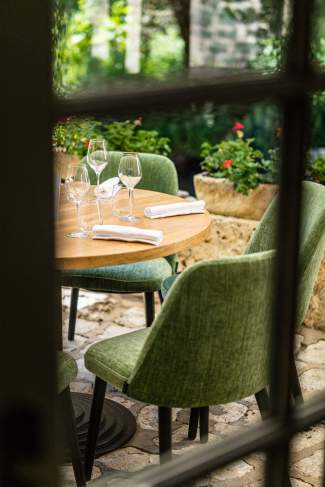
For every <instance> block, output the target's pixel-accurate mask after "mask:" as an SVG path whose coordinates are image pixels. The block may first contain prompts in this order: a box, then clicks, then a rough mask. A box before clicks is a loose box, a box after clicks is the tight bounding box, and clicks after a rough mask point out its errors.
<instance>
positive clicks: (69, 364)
mask: <svg viewBox="0 0 325 487" xmlns="http://www.w3.org/2000/svg"><path fill="white" fill-rule="evenodd" d="M77 373H78V369H77V364H76V361H75V360H74V359H73V358H72V357H71V356H70V355H68V354H67V353H64V352H58V384H57V388H58V393H59V399H60V402H61V412H62V417H63V422H64V428H65V433H66V437H67V440H68V445H69V450H70V456H71V461H72V466H73V471H74V474H75V479H76V483H77V487H85V486H86V480H85V473H84V468H83V465H82V462H81V456H80V450H79V444H78V438H77V431H76V425H75V419H74V410H73V406H72V401H71V395H70V387H69V386H70V383H71V382H72V381H73V380H74V379H75V378H76V377H77Z"/></svg>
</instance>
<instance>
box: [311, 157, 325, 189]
mask: <svg viewBox="0 0 325 487" xmlns="http://www.w3.org/2000/svg"><path fill="white" fill-rule="evenodd" d="M306 175H307V178H308V179H311V180H312V181H315V182H316V183H320V184H325V157H324V156H323V157H318V158H317V159H314V160H312V159H310V160H309V162H308V164H307V170H306Z"/></svg>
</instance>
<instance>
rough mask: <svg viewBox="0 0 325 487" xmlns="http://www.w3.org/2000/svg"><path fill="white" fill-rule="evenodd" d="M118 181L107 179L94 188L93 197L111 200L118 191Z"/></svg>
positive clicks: (117, 179)
mask: <svg viewBox="0 0 325 487" xmlns="http://www.w3.org/2000/svg"><path fill="white" fill-rule="evenodd" d="M119 181H120V179H119V178H118V177H115V178H110V179H107V180H106V181H104V182H103V183H101V184H100V185H99V186H98V187H96V188H95V195H96V196H97V197H98V198H111V197H112V196H114V195H115V194H116V193H117V192H118V190H119V186H118V183H119Z"/></svg>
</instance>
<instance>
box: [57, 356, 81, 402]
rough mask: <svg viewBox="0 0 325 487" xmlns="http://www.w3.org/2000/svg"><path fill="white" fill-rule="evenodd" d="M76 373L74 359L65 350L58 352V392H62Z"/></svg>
mask: <svg viewBox="0 0 325 487" xmlns="http://www.w3.org/2000/svg"><path fill="white" fill-rule="evenodd" d="M77 374H78V367H77V364H76V361H75V360H74V359H73V358H72V357H71V356H70V355H69V354H67V353H65V352H58V392H59V394H60V392H63V391H64V389H66V388H67V387H68V385H69V384H70V383H71V382H72V381H73V380H75V378H76V377H77Z"/></svg>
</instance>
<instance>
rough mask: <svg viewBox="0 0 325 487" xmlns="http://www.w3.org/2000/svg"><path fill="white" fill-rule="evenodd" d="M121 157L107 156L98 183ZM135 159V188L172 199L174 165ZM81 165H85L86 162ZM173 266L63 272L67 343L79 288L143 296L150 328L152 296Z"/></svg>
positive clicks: (162, 261)
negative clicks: (138, 164)
mask: <svg viewBox="0 0 325 487" xmlns="http://www.w3.org/2000/svg"><path fill="white" fill-rule="evenodd" d="M121 155H122V153H121V152H110V153H109V161H108V164H107V166H106V168H105V169H104V171H103V173H102V176H101V180H102V181H105V180H106V179H108V178H111V177H114V176H117V173H118V165H119V160H120V158H121ZM139 156H140V161H141V167H142V179H141V181H140V182H139V184H138V185H137V188H140V189H149V190H152V191H159V192H161V193H167V194H172V195H176V194H177V191H178V178H177V172H176V169H175V166H174V164H173V163H172V162H171V161H170V160H169V159H168V158H167V157H163V156H159V155H154V154H139ZM83 161H84V162H86V158H85V159H84V160H83ZM89 173H90V175H91V178H92V183H93V184H95V176H94V174H93V172H92V170H91V169H90V171H89ZM135 197H136V195H135ZM175 266H176V257H175V256H169V257H166V258H159V259H154V260H148V261H145V262H137V263H134V264H126V265H117V266H110V267H97V268H95V269H76V270H69V271H63V272H62V274H61V276H62V280H61V284H62V285H63V286H67V287H71V288H72V292H71V302H70V316H69V333H68V338H69V340H73V339H74V332H75V323H76V315H77V305H78V295H79V288H82V289H87V290H89V291H99V292H107V293H144V296H145V310H146V323H147V326H150V325H151V323H152V321H153V319H154V315H155V311H154V310H155V308H154V292H155V291H160V288H161V284H162V282H163V280H164V279H166V278H167V277H168V276H170V275H172V273H173V272H174V270H175Z"/></svg>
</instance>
